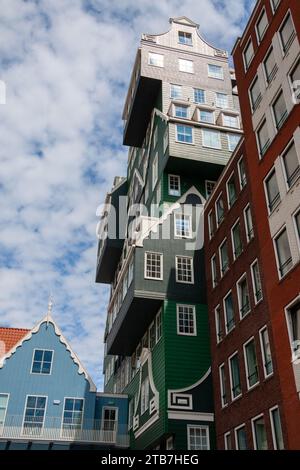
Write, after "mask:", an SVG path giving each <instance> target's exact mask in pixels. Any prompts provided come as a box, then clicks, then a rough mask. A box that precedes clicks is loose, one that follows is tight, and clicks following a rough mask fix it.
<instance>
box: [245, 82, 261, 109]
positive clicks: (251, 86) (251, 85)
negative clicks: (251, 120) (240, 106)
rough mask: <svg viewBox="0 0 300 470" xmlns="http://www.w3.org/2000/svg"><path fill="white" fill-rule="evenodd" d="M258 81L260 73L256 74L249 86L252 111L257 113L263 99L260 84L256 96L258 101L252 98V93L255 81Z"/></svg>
mask: <svg viewBox="0 0 300 470" xmlns="http://www.w3.org/2000/svg"><path fill="white" fill-rule="evenodd" d="M256 80H257V82H258V85H260V84H259V78H258V75H257V74H256V75H255V76H254V78H253V80H252V82H251V83H250V85H249V88H248V97H249V102H250V105H251V112H252V114H254V113H255V111H256V110H257V109H258V108H259V106H260V103H261V100H262V94H261V91H260V86H259V94H258V96H257V98H256V101H254V102H253V99H252V93H251V89H252V88H253V86H254V83H255V82H256Z"/></svg>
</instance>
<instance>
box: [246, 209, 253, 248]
mask: <svg viewBox="0 0 300 470" xmlns="http://www.w3.org/2000/svg"><path fill="white" fill-rule="evenodd" d="M244 214H245V227H246V236H247V241H248V242H250V240H252V239H253V238H254V229H253V221H252V214H251V209H250V205H248V206H247V207H246V209H245V211H244Z"/></svg>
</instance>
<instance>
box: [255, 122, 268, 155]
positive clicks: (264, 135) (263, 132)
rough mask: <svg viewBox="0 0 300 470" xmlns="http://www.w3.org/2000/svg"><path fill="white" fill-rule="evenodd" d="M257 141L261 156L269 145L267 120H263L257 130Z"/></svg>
mask: <svg viewBox="0 0 300 470" xmlns="http://www.w3.org/2000/svg"><path fill="white" fill-rule="evenodd" d="M257 141H258V146H259V151H260V156H261V157H263V156H264V154H265V153H266V151H267V150H268V148H269V145H270V139H269V133H268V128H267V121H266V120H264V121H263V122H262V124H261V126H260V127H259V129H258V131H257Z"/></svg>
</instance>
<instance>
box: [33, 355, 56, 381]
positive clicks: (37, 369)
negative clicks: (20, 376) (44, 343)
mask: <svg viewBox="0 0 300 470" xmlns="http://www.w3.org/2000/svg"><path fill="white" fill-rule="evenodd" d="M52 358H53V351H48V350H46V349H35V350H34V351H33V358H32V366H31V373H32V374H46V375H47V374H51V368H52Z"/></svg>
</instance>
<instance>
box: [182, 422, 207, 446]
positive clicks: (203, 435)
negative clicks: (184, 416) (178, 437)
mask: <svg viewBox="0 0 300 470" xmlns="http://www.w3.org/2000/svg"><path fill="white" fill-rule="evenodd" d="M187 429H188V450H209V428H208V426H190V425H188V428H187Z"/></svg>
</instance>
